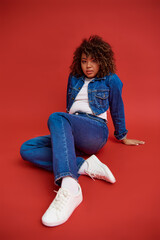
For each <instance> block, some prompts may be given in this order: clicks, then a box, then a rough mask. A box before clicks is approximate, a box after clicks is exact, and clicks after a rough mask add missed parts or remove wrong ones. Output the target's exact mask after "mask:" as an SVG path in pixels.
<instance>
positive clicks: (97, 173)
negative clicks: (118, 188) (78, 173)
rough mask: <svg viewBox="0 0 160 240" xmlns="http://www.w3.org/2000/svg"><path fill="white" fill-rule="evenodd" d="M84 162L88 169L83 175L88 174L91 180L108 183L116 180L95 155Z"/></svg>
mask: <svg viewBox="0 0 160 240" xmlns="http://www.w3.org/2000/svg"><path fill="white" fill-rule="evenodd" d="M86 162H87V163H88V168H87V170H85V173H86V174H88V175H89V176H90V177H91V178H92V179H94V178H97V179H102V180H105V181H107V182H110V183H115V182H116V179H115V177H114V176H113V174H112V172H111V171H110V169H109V168H108V167H107V166H106V165H105V164H103V163H102V162H101V161H100V160H99V159H98V158H97V157H96V156H95V155H92V156H91V157H89V158H88V159H87V160H86Z"/></svg>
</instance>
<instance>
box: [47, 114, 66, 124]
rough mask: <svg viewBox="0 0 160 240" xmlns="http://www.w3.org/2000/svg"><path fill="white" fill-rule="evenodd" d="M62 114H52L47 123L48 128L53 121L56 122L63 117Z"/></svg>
mask: <svg viewBox="0 0 160 240" xmlns="http://www.w3.org/2000/svg"><path fill="white" fill-rule="evenodd" d="M61 114H62V113H60V112H54V113H52V114H51V115H50V116H49V118H48V122H47V124H48V126H49V125H50V123H51V122H52V121H54V119H57V118H59V117H61Z"/></svg>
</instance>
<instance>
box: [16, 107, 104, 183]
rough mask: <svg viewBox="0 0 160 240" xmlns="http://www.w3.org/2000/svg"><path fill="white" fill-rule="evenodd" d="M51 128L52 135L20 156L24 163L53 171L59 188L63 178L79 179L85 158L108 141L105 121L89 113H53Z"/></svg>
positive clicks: (34, 141)
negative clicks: (85, 155) (26, 161)
mask: <svg viewBox="0 0 160 240" xmlns="http://www.w3.org/2000/svg"><path fill="white" fill-rule="evenodd" d="M77 114H78V115H77ZM48 128H49V130H50V135H46V136H40V137H36V138H33V139H30V140H28V141H26V142H25V143H23V145H22V146H21V149H20V154H21V156H22V158H23V159H24V160H28V161H30V162H32V163H34V164H36V165H38V166H40V167H42V168H44V169H47V170H53V173H54V177H55V183H56V184H57V185H60V184H61V179H62V177H64V176H71V177H73V178H75V179H78V177H79V174H78V170H79V168H80V166H81V165H82V164H83V162H84V159H83V158H82V156H83V155H84V154H89V155H91V154H94V153H96V152H97V151H99V150H100V149H101V148H102V147H103V146H104V145H105V143H106V141H107V139H108V127H107V125H106V123H105V120H103V119H101V118H99V117H96V116H93V115H90V114H86V113H75V114H68V113H63V112H56V113H53V114H51V115H50V117H49V119H48Z"/></svg>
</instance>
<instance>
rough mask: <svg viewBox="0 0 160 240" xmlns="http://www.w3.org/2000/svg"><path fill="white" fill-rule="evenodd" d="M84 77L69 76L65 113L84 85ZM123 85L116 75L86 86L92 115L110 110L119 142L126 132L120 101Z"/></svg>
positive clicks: (122, 106)
mask: <svg viewBox="0 0 160 240" xmlns="http://www.w3.org/2000/svg"><path fill="white" fill-rule="evenodd" d="M84 80H85V76H81V77H76V76H72V75H71V74H70V75H69V78H68V86H67V109H66V110H67V112H69V110H70V108H71V106H72V104H73V102H74V100H75V98H76V96H77V94H78V93H79V91H80V90H81V88H82V86H83V84H84ZM122 87H123V84H122V82H121V80H120V79H119V77H118V76H117V75H116V74H110V75H107V76H105V77H103V78H97V77H95V78H94V79H93V80H92V81H91V82H90V83H89V84H88V101H89V106H90V108H91V109H92V112H93V115H99V114H101V113H104V112H105V111H107V110H108V108H110V113H111V117H112V120H113V124H114V128H115V131H114V135H115V137H116V138H117V139H118V140H120V139H122V138H124V137H125V135H126V134H127V132H128V130H126V126H125V114H124V105H123V100H122Z"/></svg>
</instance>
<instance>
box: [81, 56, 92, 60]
mask: <svg viewBox="0 0 160 240" xmlns="http://www.w3.org/2000/svg"><path fill="white" fill-rule="evenodd" d="M83 59H84V60H86V59H87V58H85V57H83V58H81V60H83ZM92 59H95V58H94V57H93V58H91V60H92Z"/></svg>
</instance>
